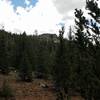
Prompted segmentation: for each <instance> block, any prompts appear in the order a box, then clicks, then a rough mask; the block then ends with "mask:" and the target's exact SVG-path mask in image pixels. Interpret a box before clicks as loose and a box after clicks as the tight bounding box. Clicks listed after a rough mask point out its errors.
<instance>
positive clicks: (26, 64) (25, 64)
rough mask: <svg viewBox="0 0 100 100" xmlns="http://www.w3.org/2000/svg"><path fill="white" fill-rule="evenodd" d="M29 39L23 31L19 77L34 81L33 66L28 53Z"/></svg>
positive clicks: (23, 79)
mask: <svg viewBox="0 0 100 100" xmlns="http://www.w3.org/2000/svg"><path fill="white" fill-rule="evenodd" d="M27 46H28V41H27V36H26V33H23V34H22V36H21V47H22V48H21V49H22V50H21V51H20V52H21V56H20V57H21V58H19V59H20V63H19V78H20V79H21V80H22V81H27V82H30V81H32V66H31V63H30V60H29V55H28V50H27Z"/></svg>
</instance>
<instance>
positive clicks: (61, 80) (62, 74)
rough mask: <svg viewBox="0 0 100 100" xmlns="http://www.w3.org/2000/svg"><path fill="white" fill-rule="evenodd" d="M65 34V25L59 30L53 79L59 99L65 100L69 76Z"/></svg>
mask: <svg viewBox="0 0 100 100" xmlns="http://www.w3.org/2000/svg"><path fill="white" fill-rule="evenodd" d="M63 35H64V27H62V30H60V31H59V44H58V49H57V52H56V58H55V64H54V68H53V79H54V82H55V85H56V86H57V88H58V90H59V96H60V97H59V96H58V98H59V99H58V100H64V96H63V92H61V91H63V90H64V88H65V86H66V78H67V76H66V75H67V64H66V57H65V40H64V38H63Z"/></svg>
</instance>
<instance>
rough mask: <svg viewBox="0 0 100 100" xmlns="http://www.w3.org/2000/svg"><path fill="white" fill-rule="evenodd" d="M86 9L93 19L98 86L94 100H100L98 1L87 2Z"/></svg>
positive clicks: (99, 18) (90, 22) (99, 16)
mask: <svg viewBox="0 0 100 100" xmlns="http://www.w3.org/2000/svg"><path fill="white" fill-rule="evenodd" d="M86 9H87V10H88V11H89V13H88V14H89V15H90V16H91V19H90V21H89V24H88V29H89V31H88V32H89V33H90V34H92V40H93V41H92V44H93V46H92V48H91V50H90V52H91V54H92V56H93V58H94V65H95V67H94V73H95V75H96V79H97V85H96V86H95V85H94V86H95V87H94V99H95V100H99V99H100V95H99V93H100V82H99V81H100V7H99V1H98V0H86ZM90 30H91V31H90Z"/></svg>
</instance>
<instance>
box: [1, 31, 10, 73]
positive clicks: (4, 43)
mask: <svg viewBox="0 0 100 100" xmlns="http://www.w3.org/2000/svg"><path fill="white" fill-rule="evenodd" d="M8 35H9V34H8V33H7V32H5V31H4V30H0V70H1V72H2V73H3V74H8V73H9V71H10V70H9V68H10V63H11V62H10V52H9V38H8Z"/></svg>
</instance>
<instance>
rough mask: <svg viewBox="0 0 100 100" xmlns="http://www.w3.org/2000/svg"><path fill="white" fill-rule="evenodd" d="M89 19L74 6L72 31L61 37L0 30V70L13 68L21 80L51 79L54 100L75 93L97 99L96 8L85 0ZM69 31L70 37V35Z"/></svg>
mask: <svg viewBox="0 0 100 100" xmlns="http://www.w3.org/2000/svg"><path fill="white" fill-rule="evenodd" d="M86 10H88V12H89V13H88V15H89V16H90V19H89V18H87V17H86V16H84V13H83V11H82V10H81V9H75V30H74V33H72V30H71V27H70V30H69V38H68V39H67V38H64V37H63V35H64V32H65V31H64V27H62V29H61V30H59V37H57V36H56V35H55V34H52V35H51V34H43V35H39V36H38V35H30V36H28V35H26V33H25V32H24V33H23V34H20V35H18V34H11V33H9V32H6V31H4V30H0V73H2V74H4V75H8V74H9V72H10V71H16V73H17V75H18V76H17V78H18V79H19V80H21V81H27V82H31V81H34V78H38V79H49V80H52V81H53V83H54V86H55V90H56V92H57V96H58V99H57V100H65V99H66V95H67V100H70V96H71V95H74V94H75V93H79V94H80V95H81V96H82V97H83V98H84V99H85V100H100V95H99V94H100V8H99V6H98V2H97V0H86ZM72 34H73V35H74V36H72Z"/></svg>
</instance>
